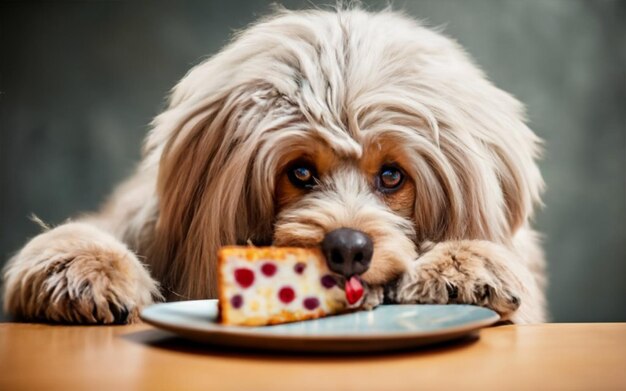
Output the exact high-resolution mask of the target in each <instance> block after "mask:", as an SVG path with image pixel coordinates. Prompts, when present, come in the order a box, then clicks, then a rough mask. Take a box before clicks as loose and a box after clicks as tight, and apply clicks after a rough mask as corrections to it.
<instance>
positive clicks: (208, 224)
mask: <svg viewBox="0 0 626 391" xmlns="http://www.w3.org/2000/svg"><path fill="white" fill-rule="evenodd" d="M145 153H146V158H145V160H144V169H147V170H149V169H155V170H156V169H158V171H159V175H158V186H157V187H158V188H157V192H158V195H159V218H158V222H157V225H156V231H155V236H156V243H155V245H154V249H153V255H152V256H153V257H155V258H157V259H156V260H155V261H154V264H155V274H156V275H157V277H160V278H161V279H162V280H163V281H165V283H167V284H170V285H171V286H173V287H179V288H181V289H184V290H185V293H186V294H187V295H188V296H190V297H203V296H206V294H207V293H214V292H215V287H214V284H211V283H212V282H214V280H215V274H214V269H215V267H214V262H215V254H216V252H217V249H218V248H219V246H221V245H225V244H232V243H241V244H243V243H246V242H247V241H248V240H252V241H253V242H254V243H256V244H270V243H273V244H276V245H281V246H282V245H289V246H321V247H322V249H323V250H324V252H325V254H326V256H327V259H328V261H329V265H330V266H331V269H333V270H334V271H336V272H337V273H339V274H343V275H345V276H348V275H350V274H362V276H363V279H364V280H365V281H366V282H369V283H371V284H383V283H385V282H387V281H389V280H391V279H393V278H394V277H396V276H397V275H398V274H399V273H401V272H402V271H403V270H404V269H405V268H406V265H407V264H408V263H409V262H411V261H412V260H414V259H415V258H416V256H417V248H419V246H420V244H421V243H423V242H425V241H440V240H447V239H461V238H466V239H467V238H469V239H488V240H493V241H500V242H502V241H505V240H507V238H510V237H511V236H512V233H513V232H514V231H515V230H516V229H517V228H518V227H519V226H520V224H522V222H524V221H526V219H527V217H528V214H529V213H530V210H531V205H532V203H533V201H536V200H537V199H538V195H539V191H540V188H541V185H542V181H541V177H540V175H539V172H538V170H537V167H536V165H535V164H534V158H535V157H536V154H537V139H536V137H535V136H534V134H533V133H532V132H531V131H530V130H529V129H528V128H527V127H526V126H525V124H524V122H523V110H522V107H521V105H520V104H519V103H518V102H517V101H516V100H515V99H514V98H512V97H511V96H510V95H508V94H506V93H505V92H503V91H501V90H499V89H497V88H496V87H494V86H493V85H492V84H491V83H489V82H488V81H487V80H486V79H485V78H484V76H483V74H482V73H481V72H480V71H479V70H478V69H477V68H476V67H475V66H474V65H473V64H472V63H471V61H470V60H469V59H468V58H467V56H466V55H465V54H464V52H463V51H462V50H461V49H460V48H459V47H458V45H456V44H455V43H454V42H453V41H451V40H449V39H447V38H445V37H443V36H442V35H440V34H438V33H435V32H433V31H430V30H428V29H425V28H423V27H421V26H419V25H417V24H416V23H415V22H413V21H411V20H409V19H407V18H405V17H403V16H400V15H398V14H394V13H390V12H384V13H367V12H364V11H360V10H350V11H341V12H336V13H334V12H323V11H309V12H282V13H280V14H278V15H276V16H274V17H273V18H269V19H267V20H264V21H262V22H261V23H259V24H257V25H254V26H252V27H250V28H249V29H247V30H246V31H244V32H242V33H241V34H239V35H238V37H237V39H236V40H235V41H234V42H233V43H232V44H231V45H229V46H228V47H227V48H225V49H224V50H223V51H222V52H221V53H219V54H218V55H216V56H215V57H213V58H212V59H210V60H208V61H206V62H204V63H202V64H200V65H199V66H197V67H196V68H194V70H192V71H191V72H190V73H189V74H188V75H187V76H186V77H185V78H184V79H183V80H182V81H181V83H180V84H179V85H178V86H177V87H176V88H175V90H174V93H173V95H172V98H171V102H170V108H169V109H168V110H167V111H166V112H164V113H163V114H162V115H160V116H159V117H157V119H156V120H155V127H154V129H153V131H152V132H151V134H150V136H149V138H148V140H147V143H146V151H145ZM189 273H199V274H200V275H203V276H208V278H205V279H204V280H205V281H199V282H197V283H193V282H192V283H190V282H189V281H185V283H184V284H183V283H181V280H183V279H185V278H188V275H189Z"/></svg>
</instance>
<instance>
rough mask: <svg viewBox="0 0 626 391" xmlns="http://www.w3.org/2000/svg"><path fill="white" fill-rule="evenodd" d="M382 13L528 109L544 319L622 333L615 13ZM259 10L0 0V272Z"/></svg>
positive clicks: (621, 92) (119, 175) (595, 4)
mask: <svg viewBox="0 0 626 391" xmlns="http://www.w3.org/2000/svg"><path fill="white" fill-rule="evenodd" d="M329 2H330V3H332V0H327V1H325V2H319V4H327V3H329ZM314 3H316V2H310V1H284V2H283V3H282V4H284V5H285V6H287V7H288V8H306V7H310V6H311V4H314ZM386 4H387V2H375V1H371V2H370V1H365V2H364V5H365V6H367V7H369V8H372V9H378V8H381V7H382V6H385V5H386ZM393 7H394V8H396V9H404V10H406V11H407V12H408V13H409V14H411V15H413V16H415V17H417V18H419V19H422V20H424V21H425V22H426V23H427V24H429V25H431V26H443V28H444V31H445V32H446V33H447V34H448V35H449V36H452V37H454V38H455V39H457V40H458V41H459V42H460V43H461V44H462V45H464V46H465V47H466V48H467V50H468V51H469V52H470V53H471V54H472V55H473V56H474V58H475V59H476V61H477V62H478V64H480V65H481V66H482V67H483V68H484V69H485V71H486V72H487V74H488V75H489V76H490V77H491V79H492V80H493V81H494V82H495V83H496V84H497V85H498V86H500V87H501V88H503V89H505V90H507V91H510V92H511V93H513V94H514V95H515V96H517V97H518V98H519V99H520V100H522V101H523V102H525V103H526V104H527V107H528V113H529V118H530V123H531V127H532V128H533V129H534V130H535V131H536V132H537V133H538V134H539V135H540V136H541V137H542V138H543V139H544V140H545V141H546V153H545V157H544V160H543V161H542V162H541V167H542V171H543V173H544V176H545V179H546V182H547V185H548V190H547V192H546V194H545V208H544V209H543V210H541V211H539V213H538V214H537V218H536V225H537V226H538V228H539V229H540V230H541V231H542V232H543V233H544V234H545V248H546V251H547V255H548V262H549V273H550V287H549V291H548V297H549V303H550V309H551V314H552V318H553V320H555V321H626V251H625V248H626V244H625V243H626V116H625V110H626V71H625V67H626V65H625V64H626V2H622V1H609V0H606V1H602V0H597V1H576V0H527V1H519V0H508V1H501V0H455V1H453V0H430V1H396V2H394V3H393ZM269 10H270V7H269V3H267V2H263V1H229V2H226V1H223V2H222V1H219V2H218V1H181V2H162V3H152V2H137V1H134V2H119V1H101V2H92V1H85V2H80V1H74V2H25V1H22V2H10V3H7V2H3V3H2V4H1V5H0V161H1V163H0V222H1V225H0V263H4V261H5V260H7V259H8V258H9V256H10V255H11V254H12V253H13V252H14V251H16V250H18V249H19V247H20V246H21V245H22V244H24V242H25V241H26V239H27V238H28V237H32V236H33V235H35V234H36V233H37V232H38V228H37V227H36V226H35V225H34V224H33V223H31V222H30V221H29V220H28V219H27V216H28V215H29V214H30V213H36V214H37V215H38V216H40V217H41V218H42V219H43V220H45V221H46V222H49V223H53V224H58V223H61V222H62V221H63V220H64V219H66V218H67V217H69V216H72V215H75V214H77V213H79V212H83V211H89V210H93V209H94V208H97V207H98V205H99V204H100V203H101V202H102V200H103V199H104V197H105V196H106V195H107V194H108V193H109V191H110V190H111V189H112V187H113V186H114V184H115V183H116V182H118V181H120V180H121V179H123V178H124V177H125V176H126V175H127V174H128V173H129V172H130V171H131V170H132V168H133V166H134V164H135V163H136V162H137V160H138V158H139V150H140V145H141V141H142V138H143V136H144V134H145V132H146V130H147V129H148V125H147V124H148V123H149V122H150V120H151V118H152V117H153V116H154V115H156V114H157V113H158V112H159V110H161V109H162V108H163V105H164V98H165V96H166V94H167V92H168V90H169V89H170V88H171V87H173V86H174V84H175V83H176V82H177V81H178V80H179V79H180V78H181V77H182V76H183V75H184V74H185V72H186V71H187V70H188V69H189V68H190V67H191V66H192V65H194V64H197V63H198V62H199V61H200V60H202V59H203V58H205V57H206V56H208V55H210V54H212V53H215V52H216V51H218V50H219V49H220V47H222V45H224V44H225V43H226V42H227V41H228V39H229V36H230V35H231V33H232V32H233V30H237V29H240V28H243V27H245V26H246V25H247V24H249V23H251V22H252V21H253V20H255V19H256V18H257V17H258V16H260V15H263V14H266V13H267V12H268V11H269ZM0 316H1V315H0Z"/></svg>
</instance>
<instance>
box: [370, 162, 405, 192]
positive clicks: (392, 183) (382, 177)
mask: <svg viewBox="0 0 626 391" xmlns="http://www.w3.org/2000/svg"><path fill="white" fill-rule="evenodd" d="M377 182H378V183H377V185H378V190H379V191H381V192H383V193H390V192H394V191H396V190H398V189H399V188H400V186H402V184H403V183H404V174H403V173H402V171H401V170H400V169H399V168H397V167H394V166H383V167H382V168H381V169H380V174H378V179H377Z"/></svg>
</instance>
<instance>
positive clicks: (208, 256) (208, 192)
mask: <svg viewBox="0 0 626 391" xmlns="http://www.w3.org/2000/svg"><path fill="white" fill-rule="evenodd" d="M189 94H190V93H187V96H184V95H185V93H184V92H178V93H177V95H176V96H175V97H174V99H173V101H172V107H171V108H170V109H169V110H168V111H166V112H165V113H164V114H162V115H161V116H159V117H158V118H157V121H156V127H155V129H154V130H153V133H152V134H151V138H150V139H149V140H148V144H147V146H146V151H147V153H148V154H157V155H159V156H158V157H159V164H158V167H159V168H158V183H157V194H158V197H159V216H158V220H157V224H156V227H155V239H154V245H153V246H152V248H151V249H150V251H149V253H150V257H151V259H150V263H151V264H152V268H153V273H154V275H155V277H156V278H157V279H159V280H160V281H162V283H163V285H164V288H165V289H167V290H170V291H174V292H176V294H178V295H181V296H184V297H188V298H206V297H214V296H215V294H216V278H217V276H216V270H217V269H216V261H217V259H216V258H217V251H218V249H219V247H220V246H222V245H224V244H235V243H240V242H245V241H246V239H253V240H257V241H263V240H264V239H265V237H264V236H268V237H270V238H271V230H272V227H271V222H272V216H273V173H269V172H268V177H267V178H256V177H255V174H254V172H253V170H254V169H255V167H256V166H258V165H257V164H255V157H256V154H257V149H258V148H260V146H261V143H260V141H259V139H260V138H261V137H262V134H263V131H262V130H263V129H262V128H263V124H262V122H263V121H266V120H267V117H268V114H267V111H268V110H269V107H271V104H269V103H268V99H270V98H271V96H272V91H271V88H269V87H267V86H265V85H255V84H250V83H247V84H241V85H239V86H236V87H233V88H230V89H228V88H227V89H223V90H222V91H221V92H219V91H218V92H214V93H212V94H206V97H205V98H202V97H195V96H193V95H189ZM153 159H156V157H155V158H153ZM149 160H150V156H148V157H147V161H149ZM268 171H269V170H268ZM256 176H257V177H258V175H256ZM253 179H254V180H253ZM259 181H260V182H261V183H262V186H258V182H259ZM255 184H256V185H255ZM183 279H185V280H183Z"/></svg>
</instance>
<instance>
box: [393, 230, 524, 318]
mask: <svg viewBox="0 0 626 391" xmlns="http://www.w3.org/2000/svg"><path fill="white" fill-rule="evenodd" d="M497 246H498V245H497V244H494V243H489V242H483V241H459V242H444V243H439V244H437V245H435V246H434V247H433V248H432V249H431V250H430V251H429V252H427V253H426V254H424V255H423V256H422V257H420V258H419V259H418V260H417V261H416V262H415V263H414V264H413V266H412V270H409V272H407V273H405V274H404V275H403V276H402V277H401V278H400V279H399V280H398V281H397V284H396V285H395V286H394V287H393V289H391V290H390V291H388V295H389V296H390V298H391V300H392V301H395V302H398V303H423V304H448V303H463V304H475V305H479V306H483V307H487V308H491V309H493V310H494V311H496V312H498V313H499V314H500V316H501V317H502V318H503V319H507V318H509V317H510V316H511V314H513V313H514V312H515V311H516V310H517V309H518V308H519V307H520V304H521V293H520V292H521V291H522V289H521V286H520V283H519V280H518V279H517V278H516V277H515V275H514V274H513V273H512V272H511V270H510V269H509V268H508V267H507V262H508V261H509V262H510V261H511V260H507V259H503V257H505V256H506V255H505V254H506V252H504V251H500V249H498V248H497Z"/></svg>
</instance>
